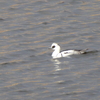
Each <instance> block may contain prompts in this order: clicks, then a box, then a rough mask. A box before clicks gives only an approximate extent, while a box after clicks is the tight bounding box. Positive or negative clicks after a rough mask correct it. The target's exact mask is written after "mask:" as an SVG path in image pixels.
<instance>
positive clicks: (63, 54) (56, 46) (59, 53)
mask: <svg viewBox="0 0 100 100" xmlns="http://www.w3.org/2000/svg"><path fill="white" fill-rule="evenodd" d="M50 48H51V49H52V50H53V53H52V55H51V56H52V58H54V59H55V58H61V57H69V56H70V55H79V54H85V53H87V50H88V49H84V50H73V49H69V50H63V51H61V47H60V45H59V44H57V43H52V45H51V47H50Z"/></svg>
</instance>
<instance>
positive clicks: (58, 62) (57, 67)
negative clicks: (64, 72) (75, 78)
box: [52, 59, 61, 71]
mask: <svg viewBox="0 0 100 100" xmlns="http://www.w3.org/2000/svg"><path fill="white" fill-rule="evenodd" d="M52 61H53V63H54V66H55V69H54V70H55V71H59V70H61V68H60V64H61V62H60V61H59V60H58V59H53V60H52Z"/></svg>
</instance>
